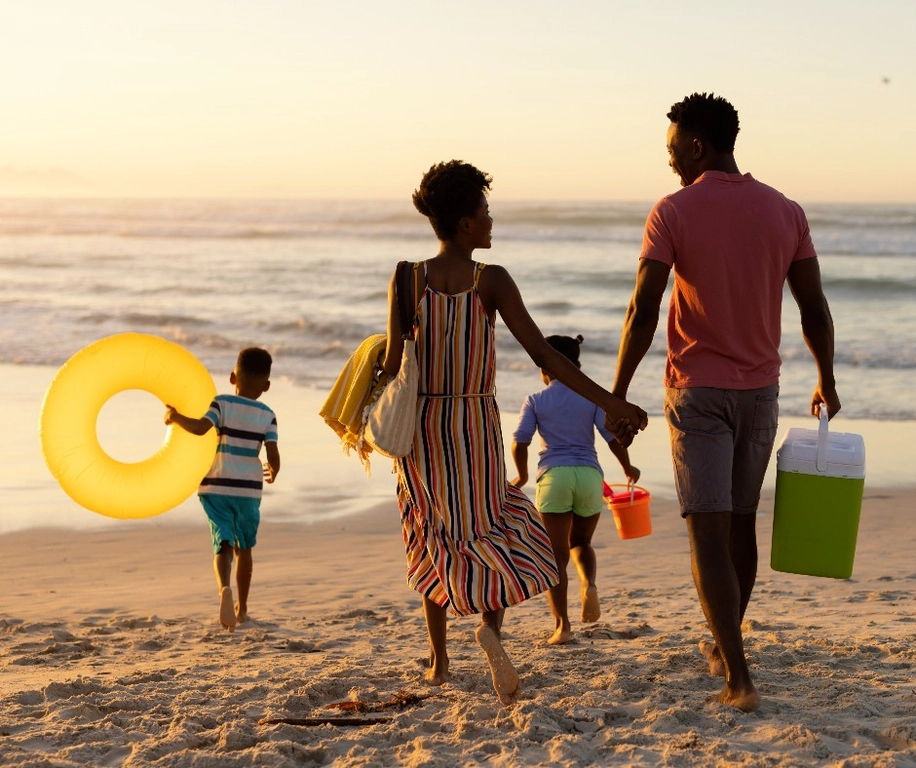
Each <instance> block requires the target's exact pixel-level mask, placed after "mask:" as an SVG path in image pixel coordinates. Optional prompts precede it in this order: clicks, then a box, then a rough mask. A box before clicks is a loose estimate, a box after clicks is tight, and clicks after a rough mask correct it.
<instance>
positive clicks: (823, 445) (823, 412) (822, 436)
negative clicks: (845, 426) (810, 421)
mask: <svg viewBox="0 0 916 768" xmlns="http://www.w3.org/2000/svg"><path fill="white" fill-rule="evenodd" d="M819 410H820V423H819V424H818V426H817V471H818V472H826V471H827V430H828V427H827V425H828V423H829V421H830V417H829V416H828V415H827V406H826V405H824V403H821V407H820V409H819Z"/></svg>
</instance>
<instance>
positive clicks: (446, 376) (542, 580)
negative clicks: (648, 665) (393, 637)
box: [397, 264, 558, 616]
mask: <svg viewBox="0 0 916 768" xmlns="http://www.w3.org/2000/svg"><path fill="white" fill-rule="evenodd" d="M483 267H484V265H481V264H478V265H477V267H476V269H475V273H474V287H473V288H472V289H470V290H468V291H465V292H463V293H459V294H443V293H438V292H436V291H434V290H432V289H431V288H429V287H427V288H426V289H425V290H424V292H423V294H422V296H421V297H420V300H419V302H418V307H417V315H416V318H415V323H416V324H415V326H414V330H415V338H416V339H417V345H416V350H417V362H418V367H419V382H420V385H419V390H420V393H421V394H420V397H419V399H418V403H417V431H416V435H415V436H414V444H413V450H412V451H411V453H410V454H408V455H407V456H406V457H404V458H403V459H399V460H398V463H397V473H398V506H399V508H400V512H401V524H402V527H403V534H404V544H405V547H406V549H407V583H408V584H409V585H410V586H411V587H412V588H413V589H415V590H416V591H417V592H419V593H421V594H422V595H424V596H426V597H428V598H429V599H430V600H432V601H433V602H434V603H436V604H438V605H440V606H442V607H447V608H451V609H452V611H453V612H454V613H456V614H457V615H459V616H464V615H468V614H472V613H480V612H481V611H485V610H487V611H493V610H499V609H500V608H505V607H506V606H509V605H513V604H514V603H519V602H521V601H522V600H525V599H527V598H529V597H532V596H533V595H536V594H538V593H540V592H543V591H544V590H546V589H548V588H549V587H552V586H554V585H555V584H556V583H557V580H558V574H557V567H556V562H555V560H554V556H553V551H552V549H551V546H550V539H549V538H548V536H547V532H546V531H545V530H544V528H543V526H542V525H541V522H540V520H539V519H538V517H537V512H536V510H535V508H534V506H533V504H532V503H531V501H530V500H529V499H528V497H527V496H525V494H523V493H522V492H521V491H520V490H518V489H517V488H515V487H514V486H511V485H509V484H508V483H507V482H506V464H505V455H504V448H503V440H502V430H501V427H500V420H499V409H498V408H497V405H496V398H495V397H494V383H495V375H496V358H495V332H494V328H493V325H492V324H491V323H490V321H489V318H488V317H487V313H486V310H485V309H484V306H483V304H482V302H481V301H480V297H479V296H478V294H477V281H478V278H479V275H480V272H481V270H482V269H483Z"/></svg>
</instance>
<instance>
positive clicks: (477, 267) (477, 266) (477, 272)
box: [474, 261, 487, 291]
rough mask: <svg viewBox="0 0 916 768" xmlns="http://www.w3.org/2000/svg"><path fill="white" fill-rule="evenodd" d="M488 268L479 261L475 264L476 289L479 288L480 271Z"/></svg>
mask: <svg viewBox="0 0 916 768" xmlns="http://www.w3.org/2000/svg"><path fill="white" fill-rule="evenodd" d="M486 268H487V265H486V264H481V263H480V262H479V261H478V262H477V263H476V264H475V266H474V290H475V291H476V290H477V284H478V282H480V273H481V272H483V271H484V270H485V269H486Z"/></svg>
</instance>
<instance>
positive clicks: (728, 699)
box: [706, 684, 760, 712]
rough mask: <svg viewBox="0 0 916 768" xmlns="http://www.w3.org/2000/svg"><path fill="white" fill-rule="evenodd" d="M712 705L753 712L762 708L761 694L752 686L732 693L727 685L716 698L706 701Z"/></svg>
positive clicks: (712, 697)
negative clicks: (722, 705)
mask: <svg viewBox="0 0 916 768" xmlns="http://www.w3.org/2000/svg"><path fill="white" fill-rule="evenodd" d="M706 701H707V702H708V703H710V704H725V705H726V706H728V707H735V709H740V710H741V711H742V712H753V711H755V710H756V709H757V708H758V707H759V706H760V694H759V693H758V692H757V689H756V688H755V687H754V686H753V684H752V685H751V687H750V688H748V689H746V690H740V691H732V690H730V689H729V687H728V686H727V685H726V686H725V687H724V688H723V689H722V690H721V691H719V693H717V694H716V695H715V696H711V697H710V698H708V699H707V700H706Z"/></svg>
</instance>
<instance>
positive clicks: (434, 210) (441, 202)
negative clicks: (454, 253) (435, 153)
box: [413, 160, 493, 242]
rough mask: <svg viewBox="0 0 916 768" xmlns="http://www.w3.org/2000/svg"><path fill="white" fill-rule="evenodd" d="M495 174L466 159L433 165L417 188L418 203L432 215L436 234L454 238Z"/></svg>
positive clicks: (445, 237) (415, 200) (421, 211)
mask: <svg viewBox="0 0 916 768" xmlns="http://www.w3.org/2000/svg"><path fill="white" fill-rule="evenodd" d="M492 181H493V178H492V177H491V176H490V175H489V174H487V173H484V172H483V171H481V170H478V169H477V168H475V167H474V166H473V165H471V164H469V163H465V162H463V161H462V160H449V161H448V162H447V163H438V164H436V165H434V166H432V167H431V168H430V169H429V170H428V171H427V172H426V173H425V174H424V175H423V179H422V181H420V187H419V189H416V190H414V193H413V204H414V207H415V208H416V209H417V210H418V211H419V212H420V213H422V214H423V215H424V216H426V217H427V218H428V219H429V223H430V224H432V226H433V231H434V232H435V233H436V237H438V238H439V239H440V240H443V241H446V242H447V241H449V240H453V239H454V237H455V235H456V234H458V222H459V221H461V219H463V218H464V217H465V216H473V215H474V214H475V213H476V212H477V208H478V207H479V206H480V197H481V195H486V193H487V192H488V191H489V189H490V183H491V182H492Z"/></svg>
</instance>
